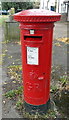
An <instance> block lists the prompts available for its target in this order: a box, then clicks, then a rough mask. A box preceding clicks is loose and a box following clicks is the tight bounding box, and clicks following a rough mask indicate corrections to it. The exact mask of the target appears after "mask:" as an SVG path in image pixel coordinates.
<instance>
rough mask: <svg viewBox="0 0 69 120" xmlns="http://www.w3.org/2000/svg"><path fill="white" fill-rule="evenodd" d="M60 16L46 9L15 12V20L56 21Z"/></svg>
mask: <svg viewBox="0 0 69 120" xmlns="http://www.w3.org/2000/svg"><path fill="white" fill-rule="evenodd" d="M60 17H61V15H60V14H58V13H56V12H53V11H49V10H44V9H29V10H23V11H21V12H19V13H16V14H14V20H16V21H18V22H56V21H59V20H60Z"/></svg>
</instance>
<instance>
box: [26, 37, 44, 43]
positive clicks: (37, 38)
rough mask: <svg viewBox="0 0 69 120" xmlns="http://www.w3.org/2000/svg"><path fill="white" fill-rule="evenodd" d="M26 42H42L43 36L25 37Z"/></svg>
mask: <svg viewBox="0 0 69 120" xmlns="http://www.w3.org/2000/svg"><path fill="white" fill-rule="evenodd" d="M24 40H25V41H28V42H39V41H42V36H24Z"/></svg>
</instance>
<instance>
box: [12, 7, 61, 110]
mask: <svg viewBox="0 0 69 120" xmlns="http://www.w3.org/2000/svg"><path fill="white" fill-rule="evenodd" d="M60 17H61V15H60V14H57V13H55V12H52V11H48V10H43V9H42V10H40V9H32V10H25V11H21V12H19V13H17V14H15V15H14V20H16V21H18V22H20V30H21V32H20V34H21V46H22V68H23V86H24V101H25V108H26V110H28V111H29V112H30V111H31V110H32V111H33V112H34V111H39V112H43V111H46V110H47V109H48V106H49V101H50V73H51V56H52V55H51V54H52V36H53V27H54V22H56V21H59V20H60Z"/></svg>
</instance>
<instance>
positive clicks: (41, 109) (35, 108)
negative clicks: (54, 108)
mask: <svg viewBox="0 0 69 120" xmlns="http://www.w3.org/2000/svg"><path fill="white" fill-rule="evenodd" d="M50 106H51V105H50V99H49V100H48V101H47V103H46V104H43V105H31V104H28V103H26V102H24V107H25V109H26V111H27V112H29V113H30V114H35V113H36V112H38V113H40V114H44V113H46V112H47V110H48V109H49V108H50Z"/></svg>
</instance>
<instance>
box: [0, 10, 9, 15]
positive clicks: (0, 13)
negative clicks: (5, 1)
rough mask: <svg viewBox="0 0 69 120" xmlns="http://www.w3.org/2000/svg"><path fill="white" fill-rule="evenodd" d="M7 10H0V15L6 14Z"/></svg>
mask: <svg viewBox="0 0 69 120" xmlns="http://www.w3.org/2000/svg"><path fill="white" fill-rule="evenodd" d="M8 14H9V12H8V11H6V10H0V15H8Z"/></svg>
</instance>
